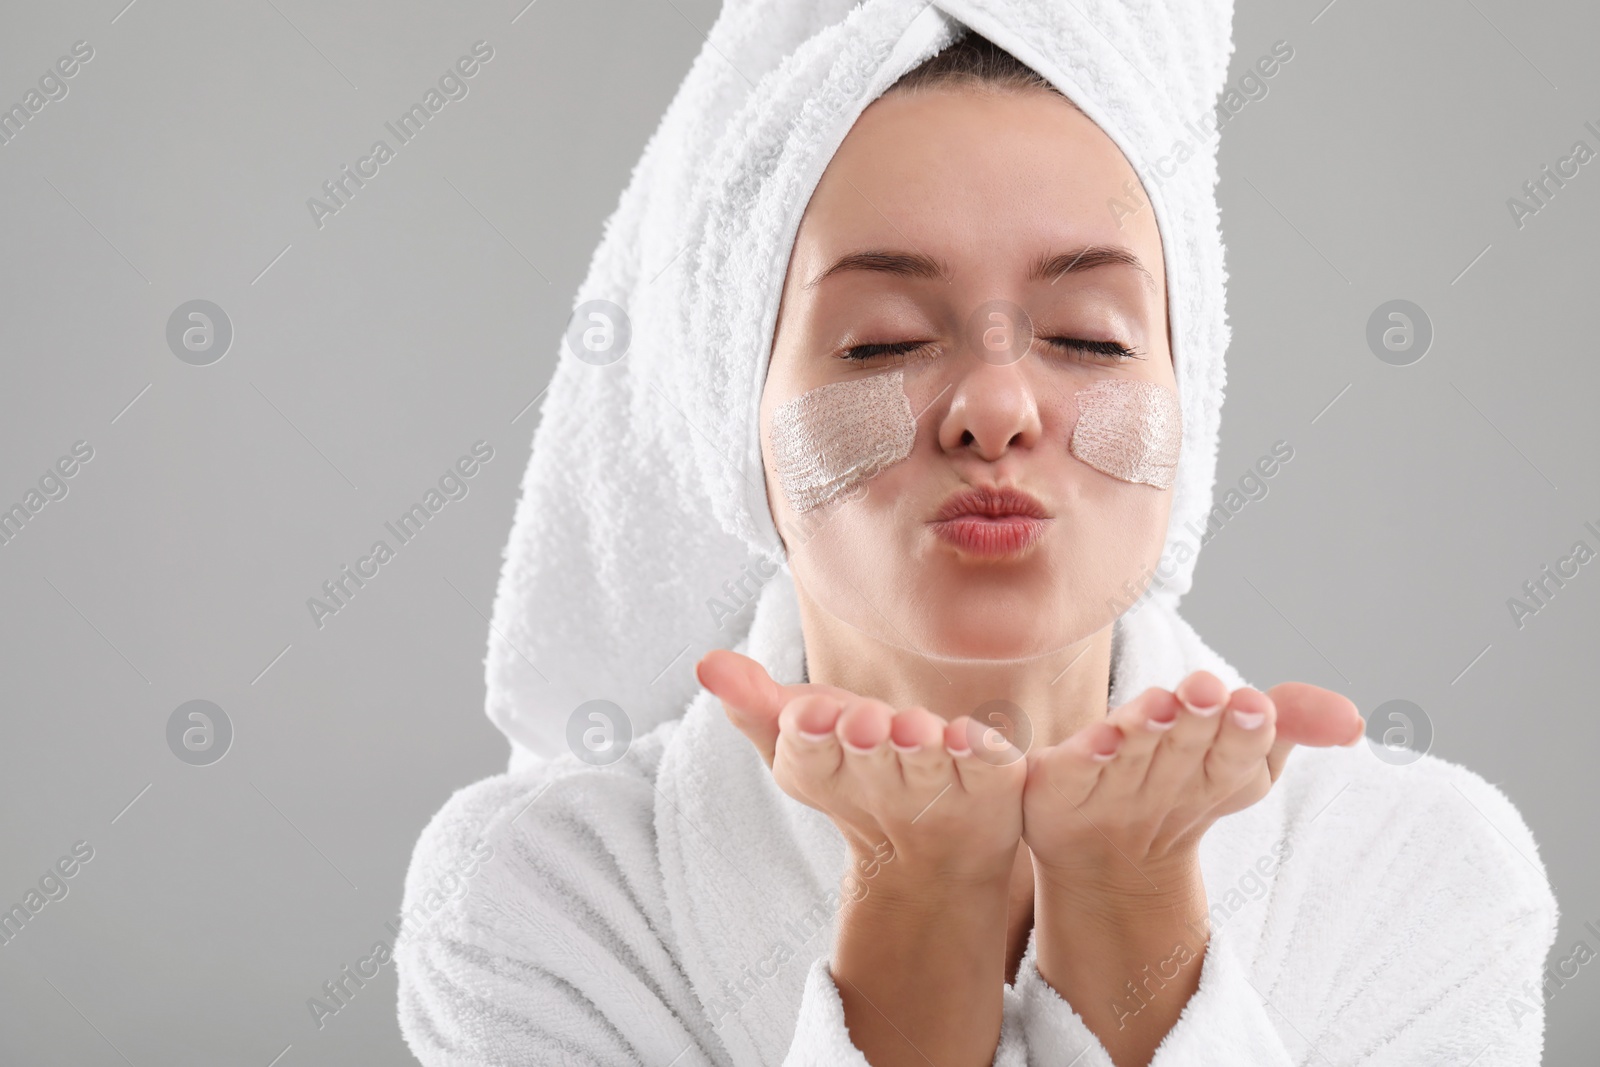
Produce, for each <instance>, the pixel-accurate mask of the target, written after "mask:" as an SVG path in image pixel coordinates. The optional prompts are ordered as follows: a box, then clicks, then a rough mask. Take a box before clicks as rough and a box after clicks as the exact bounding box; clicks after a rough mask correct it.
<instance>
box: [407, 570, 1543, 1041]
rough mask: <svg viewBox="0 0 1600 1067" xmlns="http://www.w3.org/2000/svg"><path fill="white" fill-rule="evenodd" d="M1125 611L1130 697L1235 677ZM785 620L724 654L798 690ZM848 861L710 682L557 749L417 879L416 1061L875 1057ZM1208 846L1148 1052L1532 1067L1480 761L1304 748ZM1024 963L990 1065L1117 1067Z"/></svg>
mask: <svg viewBox="0 0 1600 1067" xmlns="http://www.w3.org/2000/svg"><path fill="white" fill-rule="evenodd" d="M1137 618H1138V619H1140V620H1141V621H1139V622H1137V623H1135V624H1134V625H1132V626H1131V627H1130V628H1129V633H1128V645H1129V646H1130V647H1133V646H1137V647H1139V648H1141V649H1143V650H1144V654H1142V655H1140V656H1139V657H1137V658H1136V659H1125V660H1123V661H1122V662H1123V664H1124V666H1125V667H1127V668H1128V669H1129V670H1130V673H1129V674H1128V676H1127V677H1126V684H1127V685H1128V686H1129V687H1130V690H1133V691H1136V690H1138V689H1142V688H1144V687H1146V686H1149V685H1160V686H1166V687H1170V686H1172V685H1174V684H1176V682H1177V681H1178V680H1179V679H1180V678H1182V677H1183V676H1184V675H1185V674H1186V673H1188V672H1189V671H1191V670H1194V669H1198V668H1206V669H1209V670H1213V671H1215V672H1217V673H1218V674H1219V675H1221V676H1223V677H1225V678H1227V677H1231V676H1232V675H1231V672H1230V671H1228V669H1227V666H1226V664H1224V663H1222V662H1221V661H1220V660H1219V659H1217V658H1216V656H1215V655H1214V654H1212V653H1210V652H1208V651H1206V650H1205V648H1204V646H1203V645H1201V644H1200V642H1199V640H1198V639H1197V638H1196V637H1195V636H1194V634H1193V632H1192V631H1190V630H1189V629H1188V628H1187V627H1186V626H1184V624H1183V623H1182V622H1181V620H1180V621H1178V622H1177V623H1176V624H1175V625H1172V624H1169V622H1168V621H1167V620H1166V619H1165V618H1163V617H1162V616H1159V615H1157V614H1156V613H1153V612H1152V613H1141V614H1140V615H1139V616H1137ZM798 624H799V615H798V607H797V605H796V603H795V594H794V587H793V585H792V584H791V583H789V582H788V581H778V580H774V581H773V582H771V583H769V584H768V585H767V586H766V588H764V589H763V591H762V595H761V599H760V601H759V606H758V609H757V612H756V617H755V622H754V625H753V627H752V629H751V632H750V635H749V638H748V643H746V644H744V645H742V646H741V650H742V651H745V652H746V653H747V654H749V655H751V656H753V657H754V658H756V659H758V660H760V661H761V662H763V663H764V664H766V665H767V667H768V668H769V670H770V671H771V672H772V674H773V677H775V678H776V679H777V680H778V681H780V682H794V681H797V680H798V679H799V671H800V658H799V655H798V650H797V649H796V648H795V646H794V644H793V643H792V641H791V640H790V639H789V634H790V633H791V631H792V629H793V628H794V627H795V626H797V625H798ZM1122 684H1124V680H1123V679H1121V678H1119V680H1118V685H1119V686H1120V685H1122ZM485 857H487V858H485ZM847 862H848V852H847V849H846V846H845V843H844V840H843V838H842V837H841V836H840V835H839V832H838V831H837V830H836V829H835V828H834V826H833V824H832V823H831V822H829V821H828V819H827V818H826V817H825V816H823V815H822V814H821V813H819V812H817V811H815V810H813V809H811V808H808V807H805V806H803V805H801V804H799V803H797V802H796V801H794V800H792V799H791V798H789V797H788V796H786V795H784V794H783V793H782V791H781V790H779V789H778V788H777V786H776V785H775V784H774V783H773V779H772V774H771V772H770V771H769V770H768V769H767V766H766V764H765V763H764V762H762V760H761V757H760V756H759V755H758V754H757V753H756V751H755V749H754V748H753V747H752V746H751V745H750V743H749V741H747V740H746V739H745V737H744V736H743V735H742V734H740V733H739V732H738V731H737V730H736V729H734V727H733V726H732V725H731V724H730V723H729V722H728V720H727V717H726V715H724V714H723V712H722V709H721V706H720V705H719V704H718V703H717V701H716V700H715V699H713V698H712V697H711V696H710V694H702V695H701V696H700V697H697V698H696V699H695V700H694V701H692V702H691V704H690V706H689V709H688V713H687V715H686V716H685V717H684V718H682V719H674V720H670V721H668V722H666V723H664V724H662V725H661V726H660V727H658V728H657V729H656V730H654V731H651V732H650V733H649V734H647V735H645V736H644V737H642V738H640V739H639V741H638V742H637V743H635V744H634V745H633V746H632V747H631V748H630V749H629V751H628V753H627V754H626V755H625V756H624V757H623V758H622V759H621V760H620V761H619V762H617V763H615V764H612V765H611V766H609V767H604V768H597V767H591V766H589V765H588V764H586V763H584V762H582V761H581V760H580V759H578V758H577V757H576V756H574V755H570V754H569V755H565V756H560V757H557V758H554V759H551V760H548V761H544V762H542V763H536V764H534V765H532V766H530V767H529V768H528V769H526V770H524V771H521V772H518V773H506V774H501V775H496V776H494V777H492V778H488V779H485V780H483V781H481V782H478V783H475V784H473V785H471V786H468V787H466V788H464V789H461V790H459V791H458V792H457V793H456V794H455V795H454V796H452V797H451V799H450V800H449V801H448V802H447V803H446V804H445V806H444V807H443V808H442V809H441V810H440V811H439V813H438V814H437V815H436V816H435V817H434V818H433V820H432V821H431V822H430V823H429V824H428V827H427V829H426V830H425V831H424V832H423V834H422V837H421V839H420V840H419V841H418V843H417V848H416V853H415V855H414V857H413V859H412V864H411V870H410V872H409V873H408V875H407V878H406V892H405V911H404V916H405V919H404V922H403V924H402V928H401V936H400V939H399V940H398V942H397V944H396V948H395V958H396V963H397V969H398V972H399V980H400V987H399V1017H400V1026H401V1030H402V1033H403V1034H404V1036H405V1039H406V1041H407V1043H408V1044H409V1045H410V1048H411V1050H412V1052H413V1053H414V1054H415V1055H416V1057H417V1058H418V1059H419V1060H420V1061H421V1062H422V1063H423V1064H424V1065H425V1067H491V1065H493V1067H510V1065H524V1064H530V1065H531V1064H541V1065H543V1064H573V1065H577V1064H583V1065H587V1067H597V1065H604V1067H622V1065H626V1064H649V1065H653V1067H705V1065H708V1064H716V1065H718V1067H729V1065H740V1067H745V1065H749V1067H757V1065H769V1067H776V1065H779V1064H782V1065H783V1067H869V1065H868V1061H867V1060H866V1058H865V1057H864V1056H863V1055H862V1054H861V1052H860V1051H859V1050H858V1049H856V1048H855V1046H854V1045H853V1044H852V1043H851V1041H850V1037H849V1033H848V1031H847V1030H846V1028H845V1026H844V1011H843V1006H842V1004H841V1001H840V998H839V993H838V989H837V987H836V986H835V984H834V982H833V980H832V977H831V975H830V972H829V970H828V962H829V954H830V950H831V948H832V943H833V937H834V933H835V913H836V910H837V908H838V904H839V900H840V896H839V893H840V886H841V876H842V875H843V874H844V873H845V870H846V864H847ZM1200 862H1201V870H1202V876H1203V878H1204V881H1205V886H1206V894H1207V899H1208V903H1209V905H1210V909H1211V926H1212V933H1211V938H1210V941H1209V943H1208V944H1207V946H1206V948H1205V957H1204V963H1203V965H1202V969H1201V974H1200V983H1199V987H1198V989H1197V990H1196V992H1195V993H1194V995H1193V996H1192V997H1191V998H1190V999H1189V1001H1188V1003H1187V1005H1186V1006H1185V1008H1184V1011H1183V1014H1182V1015H1181V1016H1180V1017H1179V1019H1178V1021H1177V1023H1176V1024H1175V1025H1174V1027H1173V1029H1172V1030H1171V1031H1170V1032H1169V1033H1168V1034H1167V1036H1166V1037H1165V1039H1164V1040H1163V1041H1162V1043H1161V1045H1160V1047H1159V1048H1158V1049H1157V1050H1156V1054H1155V1057H1154V1058H1153V1059H1152V1061H1151V1067H1222V1065H1226V1067H1439V1065H1442V1064H1456V1065H1465V1064H1472V1065H1473V1067H1536V1065H1537V1064H1538V1063H1539V1062H1540V1056H1541V1052H1542V1047H1543V1030H1544V1008H1543V990H1542V988H1541V985H1542V983H1543V981H1544V975H1543V973H1542V970H1541V969H1542V967H1543V966H1544V960H1545V955H1546V953H1547V952H1548V950H1549V948H1550V945H1551V944H1552V943H1553V941H1554V939H1555V934H1556V920H1557V910H1556V901H1555V898H1554V896H1553V895H1552V894H1551V892H1550V887H1549V883H1548V881H1547V879H1546V876H1545V873H1544V868H1543V865H1542V863H1541V861H1540V858H1539V854H1538V850H1537V847H1536V845H1535V843H1534V839H1533V836H1532V834H1530V833H1529V832H1528V828H1527V826H1526V824H1525V823H1524V822H1523V820H1522V818H1521V817H1520V816H1519V815H1518V813H1517V811H1516V809H1515V808H1514V807H1513V806H1512V805H1511V803H1510V801H1508V800H1507V799H1506V797H1505V796H1504V794H1502V793H1501V792H1500V791H1499V790H1498V789H1496V788H1495V787H1494V786H1492V785H1489V784H1488V783H1486V782H1484V781H1483V780H1482V779H1481V778H1480V777H1478V776H1477V775H1475V774H1473V773H1472V772H1470V771H1467V770H1464V769H1463V768H1461V767H1458V766H1455V765H1454V764H1450V763H1447V762H1445V761H1443V760H1440V759H1437V758H1435V757H1433V756H1423V757H1421V758H1420V759H1419V760H1417V761H1416V762H1415V763H1412V764H1409V765H1405V766H1396V765H1393V764H1390V763H1387V762H1384V761H1382V760H1379V759H1377V758H1375V757H1374V756H1373V755H1372V753H1371V752H1370V751H1369V750H1368V749H1367V747H1366V745H1365V744H1363V745H1361V746H1359V747H1355V748H1332V749H1297V750H1295V751H1294V752H1293V753H1292V754H1291V755H1290V758H1289V762H1288V764H1287V765H1286V768H1285V770H1284V773H1283V775H1282V776H1281V777H1280V779H1279V780H1278V782H1277V783H1276V784H1275V785H1274V787H1273V789H1272V791H1271V792H1270V793H1268V795H1267V797H1266V798H1265V799H1264V800H1262V801H1261V802H1260V803H1258V804H1255V805H1253V806H1252V807H1249V808H1247V809H1245V810H1244V811H1241V812H1238V813H1236V814H1234V815H1230V816H1227V817H1226V818H1224V819H1222V820H1220V821H1219V822H1218V823H1217V824H1216V825H1215V826H1213V827H1212V828H1211V830H1210V831H1209V832H1208V833H1207V834H1206V835H1205V837H1204V838H1202V840H1201V845H1200ZM462 872H470V874H468V876H467V877H465V879H463V877H462ZM857 877H858V878H859V879H861V882H860V883H859V884H864V885H865V886H866V890H867V892H871V882H870V880H869V879H866V878H865V877H864V876H863V875H861V874H860V873H858V874H857ZM1036 958H1037V956H1036V946H1035V944H1034V942H1033V939H1032V938H1031V937H1030V939H1029V943H1028V946H1027V952H1026V955H1025V956H1024V958H1023V960H1022V963H1021V965H1020V967H1019V969H1018V972H1017V978H1016V982H1015V984H1012V985H1007V986H1006V987H1004V989H1003V990H1002V994H1003V1004H1004V1016H1003V1021H1002V1028H1001V1038H1000V1044H999V1047H998V1048H997V1049H996V1054H995V1058H994V1061H993V1062H994V1064H995V1065H996V1067H1024V1065H1030V1067H1064V1065H1066V1064H1071V1065H1073V1067H1111V1060H1110V1057H1109V1055H1108V1054H1107V1052H1106V1050H1105V1047H1104V1045H1103V1044H1101V1042H1100V1041H1099V1039H1098V1038H1097V1037H1096V1036H1095V1035H1094V1033H1093V1032H1092V1031H1091V1030H1089V1029H1088V1027H1087V1026H1086V1025H1085V1024H1084V1022H1083V1019H1082V1017H1081V1016H1079V1014H1078V1013H1077V1012H1076V1011H1075V1010H1074V1009H1073V1008H1072V1006H1071V1005H1070V1004H1068V1003H1067V1002H1066V1001H1064V1000H1062V999H1061V998H1060V997H1059V996H1058V995H1057V994H1056V993H1055V991H1054V990H1052V989H1051V988H1050V987H1049V986H1048V985H1046V984H1045V982H1044V980H1043V978H1042V977H1041V976H1040V974H1039V971H1038V968H1037V966H1036V964H1035V960H1036ZM1130 977H1134V976H1130ZM1125 1006H1127V1007H1129V1008H1130V1010H1131V1008H1132V1006H1133V1002H1131V1001H1130V1002H1128V1004H1127V1005H1125Z"/></svg>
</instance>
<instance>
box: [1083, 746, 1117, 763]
mask: <svg viewBox="0 0 1600 1067" xmlns="http://www.w3.org/2000/svg"><path fill="white" fill-rule="evenodd" d="M1121 747H1122V746H1121V745H1118V746H1117V748H1118V749H1120V748H1121ZM1089 756H1090V757H1091V758H1092V759H1096V760H1099V761H1100V762H1101V763H1110V762H1111V761H1112V760H1114V759H1116V758H1117V752H1116V749H1113V750H1112V751H1110V752H1090V753H1089Z"/></svg>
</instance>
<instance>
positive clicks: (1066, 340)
mask: <svg viewBox="0 0 1600 1067" xmlns="http://www.w3.org/2000/svg"><path fill="white" fill-rule="evenodd" d="M1041 340H1043V341H1045V342H1046V343H1047V344H1051V345H1054V346H1055V347H1057V348H1060V349H1066V350H1069V351H1079V352H1090V353H1093V354H1094V355H1097V356H1106V357H1108V358H1109V359H1111V360H1113V361H1114V362H1117V363H1121V362H1122V361H1123V360H1125V359H1143V358H1144V357H1143V356H1141V355H1139V352H1138V350H1137V349H1133V348H1129V347H1128V346H1126V345H1124V344H1121V343H1119V342H1117V341H1084V340H1081V339H1079V338H1076V337H1045V338H1041Z"/></svg>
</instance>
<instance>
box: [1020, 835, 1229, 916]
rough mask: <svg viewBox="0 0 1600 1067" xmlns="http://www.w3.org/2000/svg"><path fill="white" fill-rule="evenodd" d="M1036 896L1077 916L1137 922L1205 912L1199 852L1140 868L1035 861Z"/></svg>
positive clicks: (1116, 863) (1128, 864)
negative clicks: (1157, 914)
mask: <svg viewBox="0 0 1600 1067" xmlns="http://www.w3.org/2000/svg"><path fill="white" fill-rule="evenodd" d="M1034 886H1035V893H1036V896H1037V897H1039V898H1040V899H1042V900H1049V901H1052V902H1055V903H1059V904H1062V905H1067V906H1070V907H1072V908H1074V909H1075V910H1080V911H1084V912H1088V913H1095V914H1104V915H1106V916H1108V917H1118V916H1123V917H1133V916H1137V915H1141V914H1148V913H1150V912H1151V911H1167V910H1172V909H1177V910H1180V911H1189V910H1193V909H1194V908H1195V907H1198V908H1199V910H1200V911H1201V912H1204V911H1205V906H1206V893H1205V881H1204V879H1203V877H1202V876H1201V871H1200V857H1199V854H1198V853H1197V852H1195V851H1185V852H1183V853H1180V854H1176V855H1172V856H1167V857H1163V858H1162V859H1160V860H1158V861H1152V860H1146V861H1144V862H1142V863H1140V864H1139V865H1138V866H1134V865H1133V864H1132V863H1131V862H1129V861H1128V860H1126V859H1123V858H1120V857H1119V858H1117V859H1116V860H1114V861H1112V862H1111V863H1109V864H1094V865H1087V864H1086V865H1082V866H1063V865H1059V864H1046V863H1041V862H1040V861H1039V860H1038V858H1037V857H1035V859H1034Z"/></svg>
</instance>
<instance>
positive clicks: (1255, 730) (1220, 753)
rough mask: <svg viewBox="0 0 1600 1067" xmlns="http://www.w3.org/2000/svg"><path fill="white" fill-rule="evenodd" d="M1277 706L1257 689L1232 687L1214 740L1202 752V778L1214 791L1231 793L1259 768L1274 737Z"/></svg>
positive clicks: (1275, 734)
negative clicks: (1203, 763)
mask: <svg viewBox="0 0 1600 1067" xmlns="http://www.w3.org/2000/svg"><path fill="white" fill-rule="evenodd" d="M1276 724H1277V708H1276V707H1275V706H1274V705H1273V703H1272V700H1271V698H1270V697H1268V696H1267V695H1266V694H1265V693H1263V692H1261V691H1260V690H1258V689H1250V688H1245V689H1235V690H1234V691H1233V694H1232V695H1231V696H1230V697H1229V698H1228V708H1227V710H1226V711H1224V712H1223V713H1222V724H1221V726H1220V727H1219V728H1218V730H1217V739H1216V741H1215V743H1213V744H1212V746H1211V751H1210V752H1208V753H1207V754H1206V761H1205V773H1206V780H1207V781H1208V782H1209V783H1210V785H1211V788H1212V789H1213V790H1215V791H1218V792H1223V793H1232V792H1234V791H1235V790H1237V789H1238V788H1239V785H1240V783H1242V782H1243V781H1244V780H1245V779H1246V778H1248V777H1250V776H1251V775H1254V774H1259V773H1260V771H1261V761H1262V760H1263V759H1265V758H1266V756H1267V753H1268V752H1269V751H1270V750H1271V748H1272V744H1273V741H1274V739H1275V738H1276V736H1277V728H1276Z"/></svg>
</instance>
